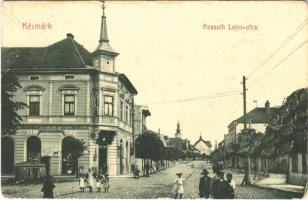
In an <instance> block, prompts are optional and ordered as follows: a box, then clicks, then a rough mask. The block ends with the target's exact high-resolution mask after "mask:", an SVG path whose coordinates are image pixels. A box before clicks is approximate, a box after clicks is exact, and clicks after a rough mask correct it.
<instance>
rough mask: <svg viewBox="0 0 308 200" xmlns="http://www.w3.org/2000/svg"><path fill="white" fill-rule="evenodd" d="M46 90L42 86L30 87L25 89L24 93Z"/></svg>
mask: <svg viewBox="0 0 308 200" xmlns="http://www.w3.org/2000/svg"><path fill="white" fill-rule="evenodd" d="M44 90H45V88H43V87H42V86H40V85H29V86H26V87H24V91H44Z"/></svg>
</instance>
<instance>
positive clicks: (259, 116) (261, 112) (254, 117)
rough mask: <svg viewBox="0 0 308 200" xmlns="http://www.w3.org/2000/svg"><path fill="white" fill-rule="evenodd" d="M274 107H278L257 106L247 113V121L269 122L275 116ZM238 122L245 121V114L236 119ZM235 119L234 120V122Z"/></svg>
mask: <svg viewBox="0 0 308 200" xmlns="http://www.w3.org/2000/svg"><path fill="white" fill-rule="evenodd" d="M274 109H276V108H269V109H268V110H267V109H266V108H264V107H263V108H262V107H257V108H255V109H253V110H251V111H250V112H248V113H247V114H246V122H247V123H269V122H270V120H271V119H272V118H273V115H274V112H273V111H274ZM234 121H235V122H238V123H244V116H241V117H240V118H238V119H236V120H234ZM234 121H233V122H234Z"/></svg>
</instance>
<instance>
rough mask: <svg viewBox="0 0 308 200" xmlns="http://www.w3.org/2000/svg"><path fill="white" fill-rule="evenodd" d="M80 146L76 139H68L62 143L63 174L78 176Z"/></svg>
mask: <svg viewBox="0 0 308 200" xmlns="http://www.w3.org/2000/svg"><path fill="white" fill-rule="evenodd" d="M78 148H79V146H78V144H77V141H76V139H75V138H74V137H71V136H69V137H66V138H64V139H63V141H62V174H76V173H77V170H78V156H76V152H78V150H79V149H78Z"/></svg>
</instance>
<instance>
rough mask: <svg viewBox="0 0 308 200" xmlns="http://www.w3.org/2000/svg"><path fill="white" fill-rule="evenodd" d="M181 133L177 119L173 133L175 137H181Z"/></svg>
mask: <svg viewBox="0 0 308 200" xmlns="http://www.w3.org/2000/svg"><path fill="white" fill-rule="evenodd" d="M181 136H182V133H181V128H180V122H179V121H178V124H177V127H176V133H175V138H181Z"/></svg>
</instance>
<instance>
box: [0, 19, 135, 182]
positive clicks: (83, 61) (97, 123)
mask: <svg viewBox="0 0 308 200" xmlns="http://www.w3.org/2000/svg"><path fill="white" fill-rule="evenodd" d="M117 55H118V53H116V52H115V51H113V50H112V49H111V47H110V46H109V40H108V37H107V28H106V17H105V14H104V13H103V16H102V24H101V35H100V40H99V45H98V48H97V49H96V50H95V51H94V52H93V53H89V52H88V51H87V50H86V49H84V48H83V47H82V46H81V45H80V44H78V43H77V42H76V41H75V40H74V36H73V35H72V34H67V38H66V39H64V40H62V41H59V42H57V43H55V44H52V45H50V46H48V47H46V48H2V58H3V62H2V65H3V66H2V67H4V68H8V69H9V70H12V71H13V72H14V73H15V74H16V76H17V78H18V79H19V81H20V84H21V86H22V89H21V90H18V91H17V92H16V93H15V96H14V100H15V101H21V102H24V103H26V104H27V105H29V108H26V109H24V110H21V111H20V112H19V115H20V116H21V117H22V119H23V121H22V123H21V125H20V126H19V127H18V131H17V133H16V135H14V136H13V137H11V138H13V140H14V152H13V157H14V164H16V163H20V162H26V161H29V160H30V157H31V156H32V157H33V155H32V154H35V156H38V157H43V156H49V157H50V163H51V174H52V175H60V174H71V173H72V170H71V168H70V166H69V164H70V163H68V162H67V160H66V159H68V158H64V157H62V155H63V145H62V144H63V142H64V140H65V139H66V138H69V137H72V138H77V139H79V140H82V141H83V142H85V145H86V146H87V150H85V151H84V152H83V155H82V156H81V157H80V158H79V159H78V168H79V170H83V171H84V172H87V170H88V168H94V169H96V170H97V171H98V172H107V173H109V175H110V176H115V175H120V174H128V173H130V167H131V148H132V144H133V129H132V124H133V123H132V121H133V108H134V107H133V102H134V100H133V99H134V96H135V95H136V94H137V91H136V89H135V88H134V86H133V85H132V83H131V82H130V81H129V79H128V78H127V77H126V76H125V75H124V74H120V73H117V72H116V70H115V64H114V63H115V57H116V56H117ZM19 59H20V60H19ZM4 115H5V114H2V116H3V117H4ZM110 132H111V133H113V134H114V135H115V136H114V138H113V141H112V142H111V144H109V145H107V146H105V145H100V144H98V143H97V138H99V136H100V134H103V135H104V134H106V133H110ZM6 137H8V136H6ZM31 145H32V147H31ZM34 146H35V147H34ZM35 156H34V157H35ZM35 159H36V158H35ZM64 163H68V166H67V168H65V167H64Z"/></svg>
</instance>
